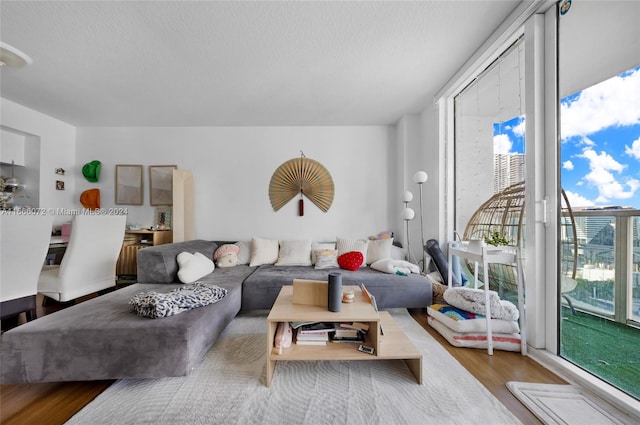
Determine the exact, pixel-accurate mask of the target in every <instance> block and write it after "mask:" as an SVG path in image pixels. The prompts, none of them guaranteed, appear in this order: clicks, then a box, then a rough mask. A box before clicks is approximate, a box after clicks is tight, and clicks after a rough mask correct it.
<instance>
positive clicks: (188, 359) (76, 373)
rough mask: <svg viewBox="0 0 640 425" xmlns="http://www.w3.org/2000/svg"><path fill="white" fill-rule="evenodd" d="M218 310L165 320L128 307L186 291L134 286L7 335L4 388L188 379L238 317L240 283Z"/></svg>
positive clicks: (233, 283) (230, 285) (232, 282)
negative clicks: (141, 298)
mask: <svg viewBox="0 0 640 425" xmlns="http://www.w3.org/2000/svg"><path fill="white" fill-rule="evenodd" d="M222 274H223V273H221V274H220V276H219V277H220V278H222V279H213V281H216V283H218V282H219V283H218V284H219V285H220V286H221V287H224V288H225V289H226V290H227V296H225V297H224V298H223V299H221V300H220V301H219V302H217V303H215V304H211V305H208V306H204V307H199V308H194V309H193V310H189V311H185V312H183V313H180V314H177V315H175V316H171V317H166V318H162V319H149V318H146V317H140V316H138V315H136V314H135V313H134V312H133V308H132V306H131V305H130V304H129V303H128V302H129V300H130V299H131V297H132V296H133V295H135V294H137V293H140V292H148V291H158V292H162V291H169V290H171V289H174V288H177V287H180V286H181V284H141V283H137V284H134V285H131V286H127V287H125V288H122V289H119V290H117V291H114V292H111V293H108V294H105V295H102V296H100V297H97V298H93V299H91V300H88V301H85V302H83V303H80V304H77V305H75V306H73V307H69V308H66V309H64V310H60V311H58V312H56V313H53V314H49V315H46V316H44V317H41V318H39V319H37V320H34V321H31V322H28V323H26V324H24V325H21V326H18V327H16V328H14V329H12V330H10V331H8V332H5V333H4V334H3V335H2V347H1V350H2V351H1V354H2V362H1V366H0V367H1V369H2V375H1V376H2V383H3V384H11V383H27V382H57V381H84V380H100V379H120V378H159V377H166V376H183V375H187V374H188V373H189V372H190V370H191V369H192V368H193V367H195V366H196V365H197V364H198V363H199V362H200V361H201V359H202V357H203V356H204V354H205V353H206V352H207V351H208V350H209V348H210V347H211V346H212V345H213V343H214V342H215V341H216V340H217V338H218V336H219V335H220V333H222V331H223V330H224V329H225V327H226V326H227V325H228V324H229V322H231V320H232V319H233V318H234V317H235V316H236V315H237V314H238V312H239V311H240V301H241V290H242V288H241V282H242V280H241V279H228V282H226V283H221V282H220V281H221V280H224V278H223V276H222Z"/></svg>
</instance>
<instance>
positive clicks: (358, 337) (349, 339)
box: [330, 331, 364, 344]
mask: <svg viewBox="0 0 640 425" xmlns="http://www.w3.org/2000/svg"><path fill="white" fill-rule="evenodd" d="M336 334H337V332H333V333H331V334H330V337H331V342H335V343H360V344H362V343H363V342H364V333H362V332H361V331H356V334H355V335H354V336H338V335H336Z"/></svg>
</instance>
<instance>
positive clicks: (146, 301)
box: [129, 282, 227, 319]
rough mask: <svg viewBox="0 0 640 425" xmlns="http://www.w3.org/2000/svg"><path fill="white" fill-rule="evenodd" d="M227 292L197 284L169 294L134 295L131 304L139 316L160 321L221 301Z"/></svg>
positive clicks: (153, 292)
mask: <svg viewBox="0 0 640 425" xmlns="http://www.w3.org/2000/svg"><path fill="white" fill-rule="evenodd" d="M226 295H227V290H226V289H225V288H221V287H219V286H218V285H214V284H212V283H203V282H196V283H191V284H187V285H184V286H183V287H180V288H176V289H173V290H171V291H169V292H156V291H150V292H143V293H141V294H137V295H134V296H133V297H132V298H131V300H129V304H131V305H133V309H134V311H135V312H136V314H138V316H143V317H150V318H152V319H158V318H161V317H169V316H173V315H176V314H178V313H182V312H183V311H187V310H191V309H194V308H198V307H204V306H206V305H209V304H214V303H217V302H218V301H220V300H221V299H222V298H224V297H225V296H226Z"/></svg>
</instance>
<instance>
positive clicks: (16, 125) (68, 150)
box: [0, 98, 81, 226]
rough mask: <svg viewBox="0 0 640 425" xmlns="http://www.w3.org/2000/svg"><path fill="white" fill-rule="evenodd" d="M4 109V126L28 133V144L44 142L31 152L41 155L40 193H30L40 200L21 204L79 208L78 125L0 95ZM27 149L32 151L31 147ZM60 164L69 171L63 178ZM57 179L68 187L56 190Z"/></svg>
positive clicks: (58, 218) (61, 219) (1, 122)
mask: <svg viewBox="0 0 640 425" xmlns="http://www.w3.org/2000/svg"><path fill="white" fill-rule="evenodd" d="M0 108H1V114H0V125H2V127H3V128H5V129H6V130H9V131H12V132H17V133H20V134H24V135H25V143H26V144H27V145H28V144H30V143H39V144H40V148H39V150H38V149H36V151H37V152H34V153H33V154H29V157H30V158H37V157H38V155H39V172H40V175H39V189H38V190H39V192H37V191H36V192H29V193H30V194H32V195H33V196H34V197H36V198H38V199H25V200H21V201H22V203H21V205H33V206H39V207H40V208H50V207H55V208H74V207H77V206H78V205H79V202H77V201H76V199H77V196H76V194H75V188H74V186H75V185H74V183H75V176H76V175H77V174H78V173H80V170H77V169H76V168H77V167H75V164H76V162H75V146H76V129H75V127H73V126H72V125H69V124H67V123H65V122H63V121H60V120H57V119H55V118H52V117H50V116H48V115H44V114H42V113H40V112H37V111H34V110H32V109H29V108H26V107H24V106H22V105H19V104H17V103H15V102H12V101H10V100H7V99H3V98H0ZM25 150H27V151H28V148H25ZM59 167H61V168H64V169H65V170H66V171H67V173H66V175H65V176H63V177H60V176H57V175H56V174H55V173H54V171H55V169H56V168H59ZM80 175H81V173H80ZM26 180H28V179H26ZM56 180H63V181H64V182H65V189H66V190H56V187H55V186H56V185H55V182H56ZM32 186H33V185H32ZM78 196H79V195H78ZM68 220H69V217H68V216H59V215H57V216H56V217H55V218H54V226H55V225H57V224H61V223H64V222H66V221H68Z"/></svg>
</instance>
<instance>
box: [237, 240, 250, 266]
mask: <svg viewBox="0 0 640 425" xmlns="http://www.w3.org/2000/svg"><path fill="white" fill-rule="evenodd" d="M235 244H236V245H237V246H238V247H239V248H240V252H238V264H237V265H241V264H249V261H251V241H238V242H236V243H235Z"/></svg>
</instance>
